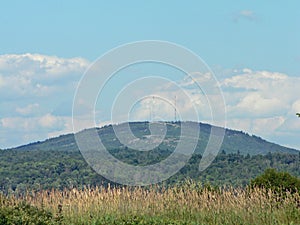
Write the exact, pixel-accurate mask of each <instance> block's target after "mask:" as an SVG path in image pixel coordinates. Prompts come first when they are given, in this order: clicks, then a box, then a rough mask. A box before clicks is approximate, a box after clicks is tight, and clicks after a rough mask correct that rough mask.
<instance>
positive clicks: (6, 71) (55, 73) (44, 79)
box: [0, 54, 88, 99]
mask: <svg viewBox="0 0 300 225" xmlns="http://www.w3.org/2000/svg"><path fill="white" fill-rule="evenodd" d="M87 66H88V61H87V60H85V59H82V58H71V59H64V58H58V57H56V56H45V55H39V54H22V55H0V87H1V89H0V94H1V98H2V99H3V98H5V97H7V98H14V99H15V98H17V97H20V98H23V97H24V96H28V97H31V96H47V95H50V94H52V93H53V92H55V91H57V90H58V87H59V86H60V85H64V84H65V83H68V82H73V81H74V78H75V79H76V78H77V79H78V78H79V76H81V75H82V73H83V72H84V71H85V69H86V68H87Z"/></svg>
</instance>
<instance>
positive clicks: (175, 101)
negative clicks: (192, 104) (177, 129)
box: [174, 95, 177, 122]
mask: <svg viewBox="0 0 300 225" xmlns="http://www.w3.org/2000/svg"><path fill="white" fill-rule="evenodd" d="M176 121H177V96H176V95H175V99H174V122H176Z"/></svg>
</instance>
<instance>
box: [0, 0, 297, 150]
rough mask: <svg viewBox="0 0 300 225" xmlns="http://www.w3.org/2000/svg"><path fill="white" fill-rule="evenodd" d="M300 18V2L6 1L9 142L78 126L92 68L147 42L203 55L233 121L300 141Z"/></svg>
mask: <svg viewBox="0 0 300 225" xmlns="http://www.w3.org/2000/svg"><path fill="white" fill-rule="evenodd" d="M299 22H300V3H299V1H288V2H287V1H185V2H183V1H147V2H146V1H143V2H142V1H109V2H108V1H85V2H84V1H2V3H1V8H0V35H1V42H0V55H1V60H0V93H1V95H0V134H1V135H0V148H5V147H11V146H16V145H19V144H25V143H28V142H32V141H36V140H43V139H45V138H48V137H52V136H55V135H59V134H62V133H66V132H71V131H72V129H71V127H72V125H71V107H72V100H73V96H74V92H75V88H76V86H77V84H78V81H79V79H80V77H81V76H82V74H83V72H84V71H85V70H86V68H87V67H88V66H89V65H90V63H91V62H93V61H94V60H96V59H97V58H98V57H99V56H101V55H102V54H104V53H105V52H107V51H109V50H110V49H112V48H115V47H117V46H119V45H121V44H125V43H128V42H133V41H141V40H164V41H170V42H174V43H177V44H179V45H182V46H185V47H186V48H188V49H190V50H192V51H193V52H195V53H196V54H197V55H199V56H200V57H201V58H202V59H203V60H204V61H205V62H206V63H207V64H208V65H209V66H210V67H211V68H212V69H213V71H214V72H215V74H216V77H217V79H218V80H219V81H220V83H221V88H222V90H223V91H224V96H225V100H226V105H227V111H228V115H227V116H228V122H227V126H228V127H230V128H234V129H239V130H245V131H247V132H249V133H254V134H257V135H260V136H262V137H264V138H266V139H268V140H271V141H274V142H277V143H279V144H283V145H288V146H293V147H297V148H300V143H299V141H298V134H299V131H300V125H299V123H300V121H299V120H297V118H296V117H295V112H296V111H297V110H299V111H300V97H297V93H298V91H297V87H299V85H300V81H299V79H300V30H299V29H298V28H299V24H300V23H299ZM116 82H117V81H116ZM161 91H162V90H161ZM249 106H251V107H249ZM266 107H267V108H266ZM101 110H102V111H109V110H108V109H107V108H105V107H103V109H101ZM102 116H103V119H102V122H105V121H109V118H108V117H107V116H106V117H105V116H104V115H102ZM104 117H105V118H104ZM141 119H142V118H141Z"/></svg>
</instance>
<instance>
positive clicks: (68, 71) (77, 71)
mask: <svg viewBox="0 0 300 225" xmlns="http://www.w3.org/2000/svg"><path fill="white" fill-rule="evenodd" d="M88 65H89V62H88V61H87V60H85V59H83V58H59V57H56V56H47V55H41V54H19V55H17V54H6V55H0V132H1V134H2V136H4V137H5V138H2V139H1V140H2V141H1V147H8V146H15V145H18V144H24V142H25V143H26V141H33V140H34V139H35V140H40V139H45V138H47V137H48V136H49V134H50V133H51V132H67V131H68V132H71V131H72V130H71V129H69V127H70V125H69V124H67V123H70V122H71V120H70V119H67V118H70V117H71V110H70V109H68V110H66V109H62V110H63V111H64V112H61V110H60V109H58V108H62V107H61V105H64V106H67V107H68V108H71V107H72V96H73V95H74V92H75V88H76V85H77V82H78V80H79V79H80V77H81V76H82V74H83V72H84V71H85V69H86V68H87V66H88ZM65 108H66V107H65ZM66 112H67V113H68V115H66ZM67 127H68V128H67ZM12 133H13V135H14V137H12ZM29 138H34V139H33V140H29ZM4 139H5V140H4Z"/></svg>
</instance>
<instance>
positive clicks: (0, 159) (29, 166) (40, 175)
mask: <svg viewBox="0 0 300 225" xmlns="http://www.w3.org/2000/svg"><path fill="white" fill-rule="evenodd" d="M127 125H129V127H130V129H131V131H132V132H133V134H134V135H135V136H136V138H135V139H134V140H131V142H130V143H129V144H130V145H131V146H132V148H131V147H126V146H125V145H124V144H122V143H121V142H120V141H119V140H118V138H117V137H116V135H115V132H114V130H118V131H119V132H120V133H119V136H118V137H119V138H120V134H121V136H122V135H123V137H121V139H122V138H123V139H124V138H126V137H127V133H126V132H128V131H126V129H125V128H126V126H127ZM187 125H188V126H187ZM184 126H187V127H188V128H191V127H194V128H198V126H199V127H200V135H199V140H197V141H198V144H197V146H196V150H195V152H194V154H193V156H192V157H191V158H190V159H189V161H188V162H187V163H186V165H185V166H184V167H183V168H182V169H181V170H180V171H179V172H178V173H177V174H176V175H174V176H172V177H170V178H169V179H168V180H166V181H165V182H164V183H165V184H166V185H173V184H175V183H178V182H181V181H183V180H184V179H187V178H191V179H193V180H195V181H201V182H203V183H207V182H209V183H210V184H212V185H221V186H222V185H232V186H240V185H241V186H244V185H247V184H248V183H249V181H250V180H251V179H253V178H254V177H256V176H257V175H259V174H261V173H262V172H263V171H264V170H265V169H266V168H269V167H274V168H276V169H278V170H282V171H288V172H290V173H291V174H293V175H295V176H300V154H299V151H297V150H295V149H291V148H286V147H283V146H280V145H277V144H274V143H270V142H268V141H266V140H263V139H262V138H260V137H257V136H251V135H248V134H246V133H244V132H242V131H234V130H230V129H223V128H218V127H213V126H211V125H209V124H203V123H192V122H181V123H180V122H170V123H167V124H166V127H165V129H164V128H163V127H162V124H158V125H157V127H155V126H153V124H149V123H148V122H132V123H129V124H119V125H116V126H115V127H113V126H112V125H109V126H105V127H102V128H97V129H96V132H97V134H98V135H99V138H101V140H102V142H103V144H104V145H105V147H106V148H107V150H108V151H109V152H110V153H111V154H112V155H113V156H114V157H116V158H118V159H119V160H121V161H123V162H125V163H128V164H132V165H152V164H154V163H157V162H160V161H161V160H163V159H165V158H167V157H168V156H170V155H171V154H172V152H173V151H174V149H175V147H176V145H177V144H178V141H179V138H180V135H181V128H182V127H184ZM155 128H157V129H158V131H162V133H164V132H165V136H164V135H161V136H160V135H159V132H158V133H157V130H155ZM213 129H217V130H218V131H222V132H224V134H225V136H224V142H223V143H222V145H221V148H220V151H219V154H218V156H217V157H216V158H215V159H214V160H213V161H212V163H211V165H210V166H209V167H208V168H207V169H206V170H204V171H199V164H200V161H201V159H202V155H203V152H204V149H205V147H206V145H207V143H208V139H209V136H210V134H211V131H212V130H213ZM92 130H93V129H87V130H83V131H81V132H80V133H81V134H83V135H86V136H87V137H88V136H89V133H90V132H91V131H92ZM150 130H151V131H153V132H152V133H151V132H150ZM192 132H193V129H188V134H189V133H192ZM222 132H219V133H217V134H221V133H222ZM124 134H125V135H124ZM188 134H185V135H186V136H189V135H188ZM192 136H193V135H192ZM162 137H164V138H163V141H162V142H161V144H159V145H158V146H157V147H155V148H154V149H153V150H150V151H136V150H134V146H135V145H137V144H138V143H139V140H144V141H145V142H147V141H148V143H149V145H150V146H151V145H152V144H153V143H154V144H156V143H157V142H158V141H160V140H161V138H162ZM122 141H123V142H124V140H122ZM125 141H126V140H125ZM87 142H89V141H87ZM158 143H160V142H158ZM146 147H147V146H146ZM184 147H185V148H183V150H182V152H179V154H178V155H179V156H183V155H181V154H185V150H186V149H188V148H189V144H187V145H184ZM108 183H112V182H111V181H109V180H106V179H105V178H104V177H102V176H100V175H99V174H97V173H96V172H95V171H93V169H92V168H91V167H90V166H89V165H88V164H87V162H86V161H85V160H84V158H83V156H82V154H81V153H80V151H79V149H78V147H77V145H76V142H75V136H74V134H67V135H62V136H59V137H56V138H51V139H48V140H46V141H41V142H35V143H31V144H28V145H24V146H20V147H17V148H12V149H6V150H1V151H0V191H2V192H8V191H9V190H19V191H25V190H26V189H41V188H43V189H51V188H59V189H63V188H69V187H83V186H86V185H92V186H93V185H107V184H108ZM112 185H114V184H113V183H112Z"/></svg>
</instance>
